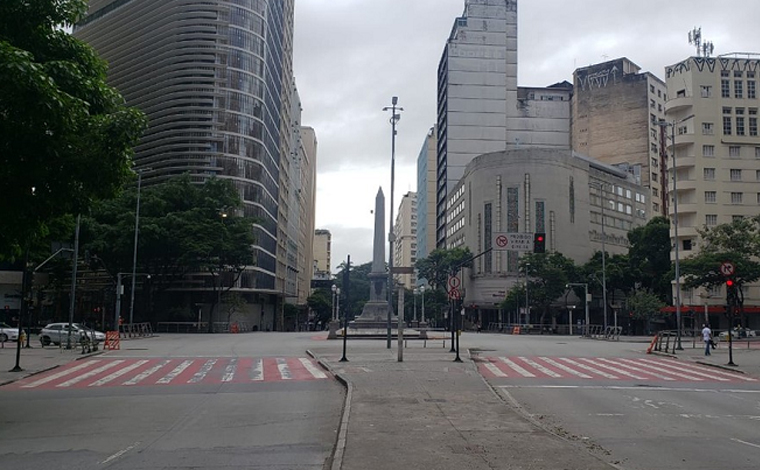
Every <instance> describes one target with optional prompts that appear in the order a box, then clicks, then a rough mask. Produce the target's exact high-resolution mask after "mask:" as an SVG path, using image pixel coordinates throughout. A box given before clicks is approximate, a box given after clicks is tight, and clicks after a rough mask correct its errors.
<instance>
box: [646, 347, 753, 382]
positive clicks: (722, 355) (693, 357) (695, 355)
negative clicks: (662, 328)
mask: <svg viewBox="0 0 760 470" xmlns="http://www.w3.org/2000/svg"><path fill="white" fill-rule="evenodd" d="M747 344H748V343H747V341H746V340H745V341H741V340H738V341H735V342H734V343H733V348H732V349H733V351H732V355H733V362H734V364H736V365H735V366H729V365H728V362H729V352H728V343H727V342H726V341H721V342H720V343H719V344H718V347H717V348H716V349H712V350H710V355H709V356H705V347H704V343H703V342H702V341H697V342H696V343H695V342H693V341H692V340H691V338H689V339H688V340H686V339H684V340H683V341H682V342H681V345H682V346H683V351H676V352H675V354H673V353H672V352H668V353H663V352H659V353H657V352H656V353H654V354H657V355H660V356H669V357H675V358H677V359H680V360H687V361H692V362H696V363H698V364H702V365H707V366H711V367H717V368H720V369H725V370H731V371H735V372H737V373H741V374H746V375H749V376H752V377H756V378H760V347H758V343H757V342H752V343H749V346H750V347H749V348H748V347H747Z"/></svg>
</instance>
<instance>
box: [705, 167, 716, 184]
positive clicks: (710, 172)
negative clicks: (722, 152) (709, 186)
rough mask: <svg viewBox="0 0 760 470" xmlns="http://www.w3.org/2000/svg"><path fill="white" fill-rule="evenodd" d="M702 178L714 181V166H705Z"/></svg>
mask: <svg viewBox="0 0 760 470" xmlns="http://www.w3.org/2000/svg"><path fill="white" fill-rule="evenodd" d="M704 179H705V181H715V168H705V169H704Z"/></svg>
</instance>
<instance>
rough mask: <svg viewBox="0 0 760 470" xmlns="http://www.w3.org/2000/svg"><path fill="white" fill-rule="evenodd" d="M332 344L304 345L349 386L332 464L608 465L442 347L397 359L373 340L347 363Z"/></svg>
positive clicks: (476, 469)
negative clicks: (541, 423)
mask: <svg viewBox="0 0 760 470" xmlns="http://www.w3.org/2000/svg"><path fill="white" fill-rule="evenodd" d="M352 346H354V345H352ZM336 351H339V349H337V348H335V347H328V346H325V347H318V348H314V349H312V350H311V351H310V354H312V355H313V356H314V357H315V358H317V359H318V360H320V361H321V363H322V364H323V365H325V366H326V367H328V368H330V369H331V370H332V371H333V372H335V373H336V374H337V376H338V378H339V379H340V380H342V381H345V382H346V383H347V388H348V392H347V393H348V396H347V397H346V407H345V409H344V416H343V422H342V424H341V429H340V435H339V437H338V445H337V447H336V452H335V458H334V461H333V464H332V469H333V470H338V469H342V470H364V469H368V468H371V469H372V470H385V469H388V470H391V469H393V470H398V469H400V468H421V469H422V468H424V469H427V468H430V469H433V468H434V469H436V470H461V469H465V468H466V469H469V470H481V469H482V470H493V469H497V468H503V469H528V468H530V469H536V470H539V469H560V470H597V469H598V470H601V469H611V468H614V467H613V466H611V465H609V464H607V463H605V462H604V461H602V460H601V459H600V458H598V457H596V456H594V455H592V454H591V453H590V452H589V450H588V449H587V448H586V447H584V445H583V444H582V443H579V442H572V441H569V440H566V439H563V438H560V437H558V436H556V435H554V434H551V433H549V432H547V431H545V430H544V429H542V428H540V427H538V426H536V425H535V424H533V423H531V422H530V421H528V420H527V419H526V418H524V417H523V416H522V415H520V414H519V413H517V412H515V411H514V410H513V409H512V408H511V407H510V406H509V405H507V404H506V403H505V402H504V401H502V400H501V399H500V398H499V397H498V396H497V395H496V394H495V393H494V392H493V391H492V390H491V388H490V387H489V386H488V385H487V384H486V382H485V381H484V380H483V379H482V378H481V377H480V375H479V374H478V372H477V370H476V368H475V364H474V363H473V362H471V361H470V360H469V358H467V357H463V358H462V359H463V362H462V363H455V362H452V359H453V355H452V354H451V353H449V352H448V349H443V348H441V349H437V348H427V349H406V350H405V352H404V362H398V361H397V352H396V349H395V345H394V348H393V349H391V350H388V349H385V345H383V344H381V343H379V342H378V343H375V344H372V345H367V346H365V347H361V348H359V350H357V348H356V347H353V348H352V351H351V354H350V355H349V357H348V359H349V361H350V362H347V363H346V362H343V363H341V362H339V359H340V357H341V356H340V353H339V352H338V353H336Z"/></svg>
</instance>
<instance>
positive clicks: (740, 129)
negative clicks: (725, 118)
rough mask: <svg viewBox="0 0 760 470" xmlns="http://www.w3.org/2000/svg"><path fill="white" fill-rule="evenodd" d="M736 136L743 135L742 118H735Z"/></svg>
mask: <svg viewBox="0 0 760 470" xmlns="http://www.w3.org/2000/svg"><path fill="white" fill-rule="evenodd" d="M736 135H744V118H743V117H741V116H737V117H736Z"/></svg>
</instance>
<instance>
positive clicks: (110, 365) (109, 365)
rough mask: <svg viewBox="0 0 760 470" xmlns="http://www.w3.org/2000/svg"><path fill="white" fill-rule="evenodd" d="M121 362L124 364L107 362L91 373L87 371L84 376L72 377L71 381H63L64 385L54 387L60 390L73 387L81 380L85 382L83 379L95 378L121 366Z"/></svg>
mask: <svg viewBox="0 0 760 470" xmlns="http://www.w3.org/2000/svg"><path fill="white" fill-rule="evenodd" d="M122 362H124V361H111V362H108V363H106V364H103V365H102V366H100V367H98V368H97V369H93V370H91V371H89V372H87V373H85V374H82V375H77V376H76V377H74V378H72V379H69V380H67V381H65V382H64V383H62V384H58V385H56V387H61V388H64V387H70V386H72V385H74V384H75V383H78V382H81V381H82V380H85V379H89V378H90V377H95V376H96V375H98V374H100V373H101V372H105V371H107V370H108V369H111V368H113V367H116V366H118V365H119V364H121V363H122Z"/></svg>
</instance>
